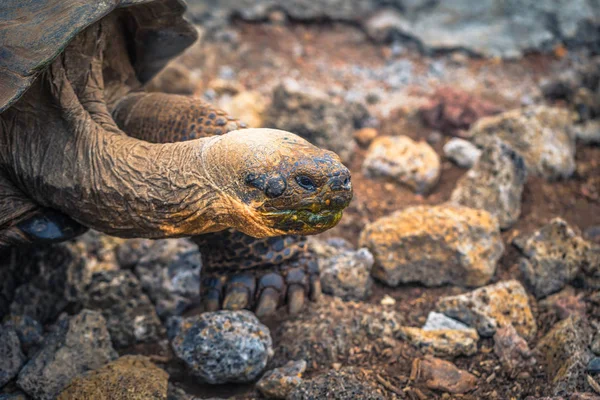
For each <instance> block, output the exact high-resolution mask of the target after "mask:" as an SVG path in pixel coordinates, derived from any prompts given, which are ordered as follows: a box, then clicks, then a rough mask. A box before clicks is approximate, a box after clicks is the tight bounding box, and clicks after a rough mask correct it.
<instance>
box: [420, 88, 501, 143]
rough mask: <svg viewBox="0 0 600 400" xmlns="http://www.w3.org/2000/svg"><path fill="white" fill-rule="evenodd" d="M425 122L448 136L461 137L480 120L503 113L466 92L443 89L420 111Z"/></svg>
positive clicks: (494, 106)
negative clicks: (462, 133)
mask: <svg viewBox="0 0 600 400" xmlns="http://www.w3.org/2000/svg"><path fill="white" fill-rule="evenodd" d="M419 112H420V115H421V119H422V120H423V122H424V123H425V124H426V125H427V126H429V127H431V128H433V129H437V130H440V131H442V132H444V133H445V134H448V135H459V136H460V135H461V131H465V130H468V129H469V128H470V127H471V125H472V124H473V123H474V122H475V121H477V120H478V119H479V118H482V117H486V116H490V115H496V114H499V113H501V112H502V109H501V108H500V107H498V106H497V105H495V104H493V103H491V102H489V101H486V100H483V99H482V98H481V97H478V96H475V95H472V94H470V93H467V92H465V91H462V90H459V89H455V88H450V87H443V88H440V89H438V90H437V91H436V92H435V93H434V94H433V95H432V96H431V99H430V102H429V104H427V105H426V106H424V107H422V108H421V109H420V111H419Z"/></svg>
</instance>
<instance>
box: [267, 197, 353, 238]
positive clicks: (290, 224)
mask: <svg viewBox="0 0 600 400" xmlns="http://www.w3.org/2000/svg"><path fill="white" fill-rule="evenodd" d="M351 200H352V193H349V194H346V193H345V194H340V195H338V196H335V197H331V198H328V199H324V200H321V199H312V200H311V201H304V202H302V203H300V204H298V205H297V207H296V208H291V209H284V210H268V211H266V210H265V211H261V213H262V215H263V216H264V217H266V218H267V219H268V220H269V221H270V222H271V226H273V228H275V229H278V230H282V231H285V232H288V233H296V234H304V235H311V234H317V233H321V232H324V231H326V230H327V229H330V228H332V227H334V226H335V225H337V223H338V222H339V221H340V219H341V218H342V215H343V213H344V209H345V208H346V207H347V206H348V205H349V204H350V201H351Z"/></svg>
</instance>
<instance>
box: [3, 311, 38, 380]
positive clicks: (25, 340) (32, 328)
mask: <svg viewBox="0 0 600 400" xmlns="http://www.w3.org/2000/svg"><path fill="white" fill-rule="evenodd" d="M5 325H6V326H7V327H10V328H11V329H14V331H15V332H16V333H17V336H18V337H19V341H20V342H21V349H22V350H23V351H24V352H25V354H27V355H28V356H32V355H33V354H35V352H36V351H37V350H38V348H39V346H40V345H41V343H42V341H43V340H44V328H43V327H42V325H41V324H40V323H39V322H37V321H36V320H35V319H33V318H31V317H28V316H26V315H24V316H11V317H10V319H9V320H8V321H7V322H6V324H5ZM0 386H2V385H0Z"/></svg>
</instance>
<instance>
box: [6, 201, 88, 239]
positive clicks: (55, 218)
mask: <svg viewBox="0 0 600 400" xmlns="http://www.w3.org/2000/svg"><path fill="white" fill-rule="evenodd" d="M16 228H18V229H19V230H21V231H22V232H23V234H24V236H25V237H26V238H27V239H28V240H29V241H30V242H35V243H54V242H62V241H65V240H69V239H73V238H75V237H77V236H79V235H81V234H83V233H84V232H85V231H86V230H87V228H86V227H84V226H83V225H81V224H79V223H78V222H75V221H74V220H72V219H71V218H70V217H68V216H67V215H65V214H63V213H61V212H59V211H55V210H52V209H45V210H41V211H39V212H38V213H36V214H35V215H33V216H32V217H30V218H28V219H26V220H25V221H23V222H20V223H19V224H17V226H16Z"/></svg>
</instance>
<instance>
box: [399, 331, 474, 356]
mask: <svg viewBox="0 0 600 400" xmlns="http://www.w3.org/2000/svg"><path fill="white" fill-rule="evenodd" d="M398 336H399V337H400V338H402V339H404V340H406V341H408V342H410V343H411V344H412V345H413V346H415V347H417V348H420V349H423V350H424V351H426V352H431V353H432V354H434V355H436V356H452V357H456V356H472V355H475V354H476V353H477V342H478V341H479V335H478V334H477V331H476V330H475V329H461V330H455V329H436V330H425V329H421V328H413V327H409V326H402V327H400V329H399V331H398Z"/></svg>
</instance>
